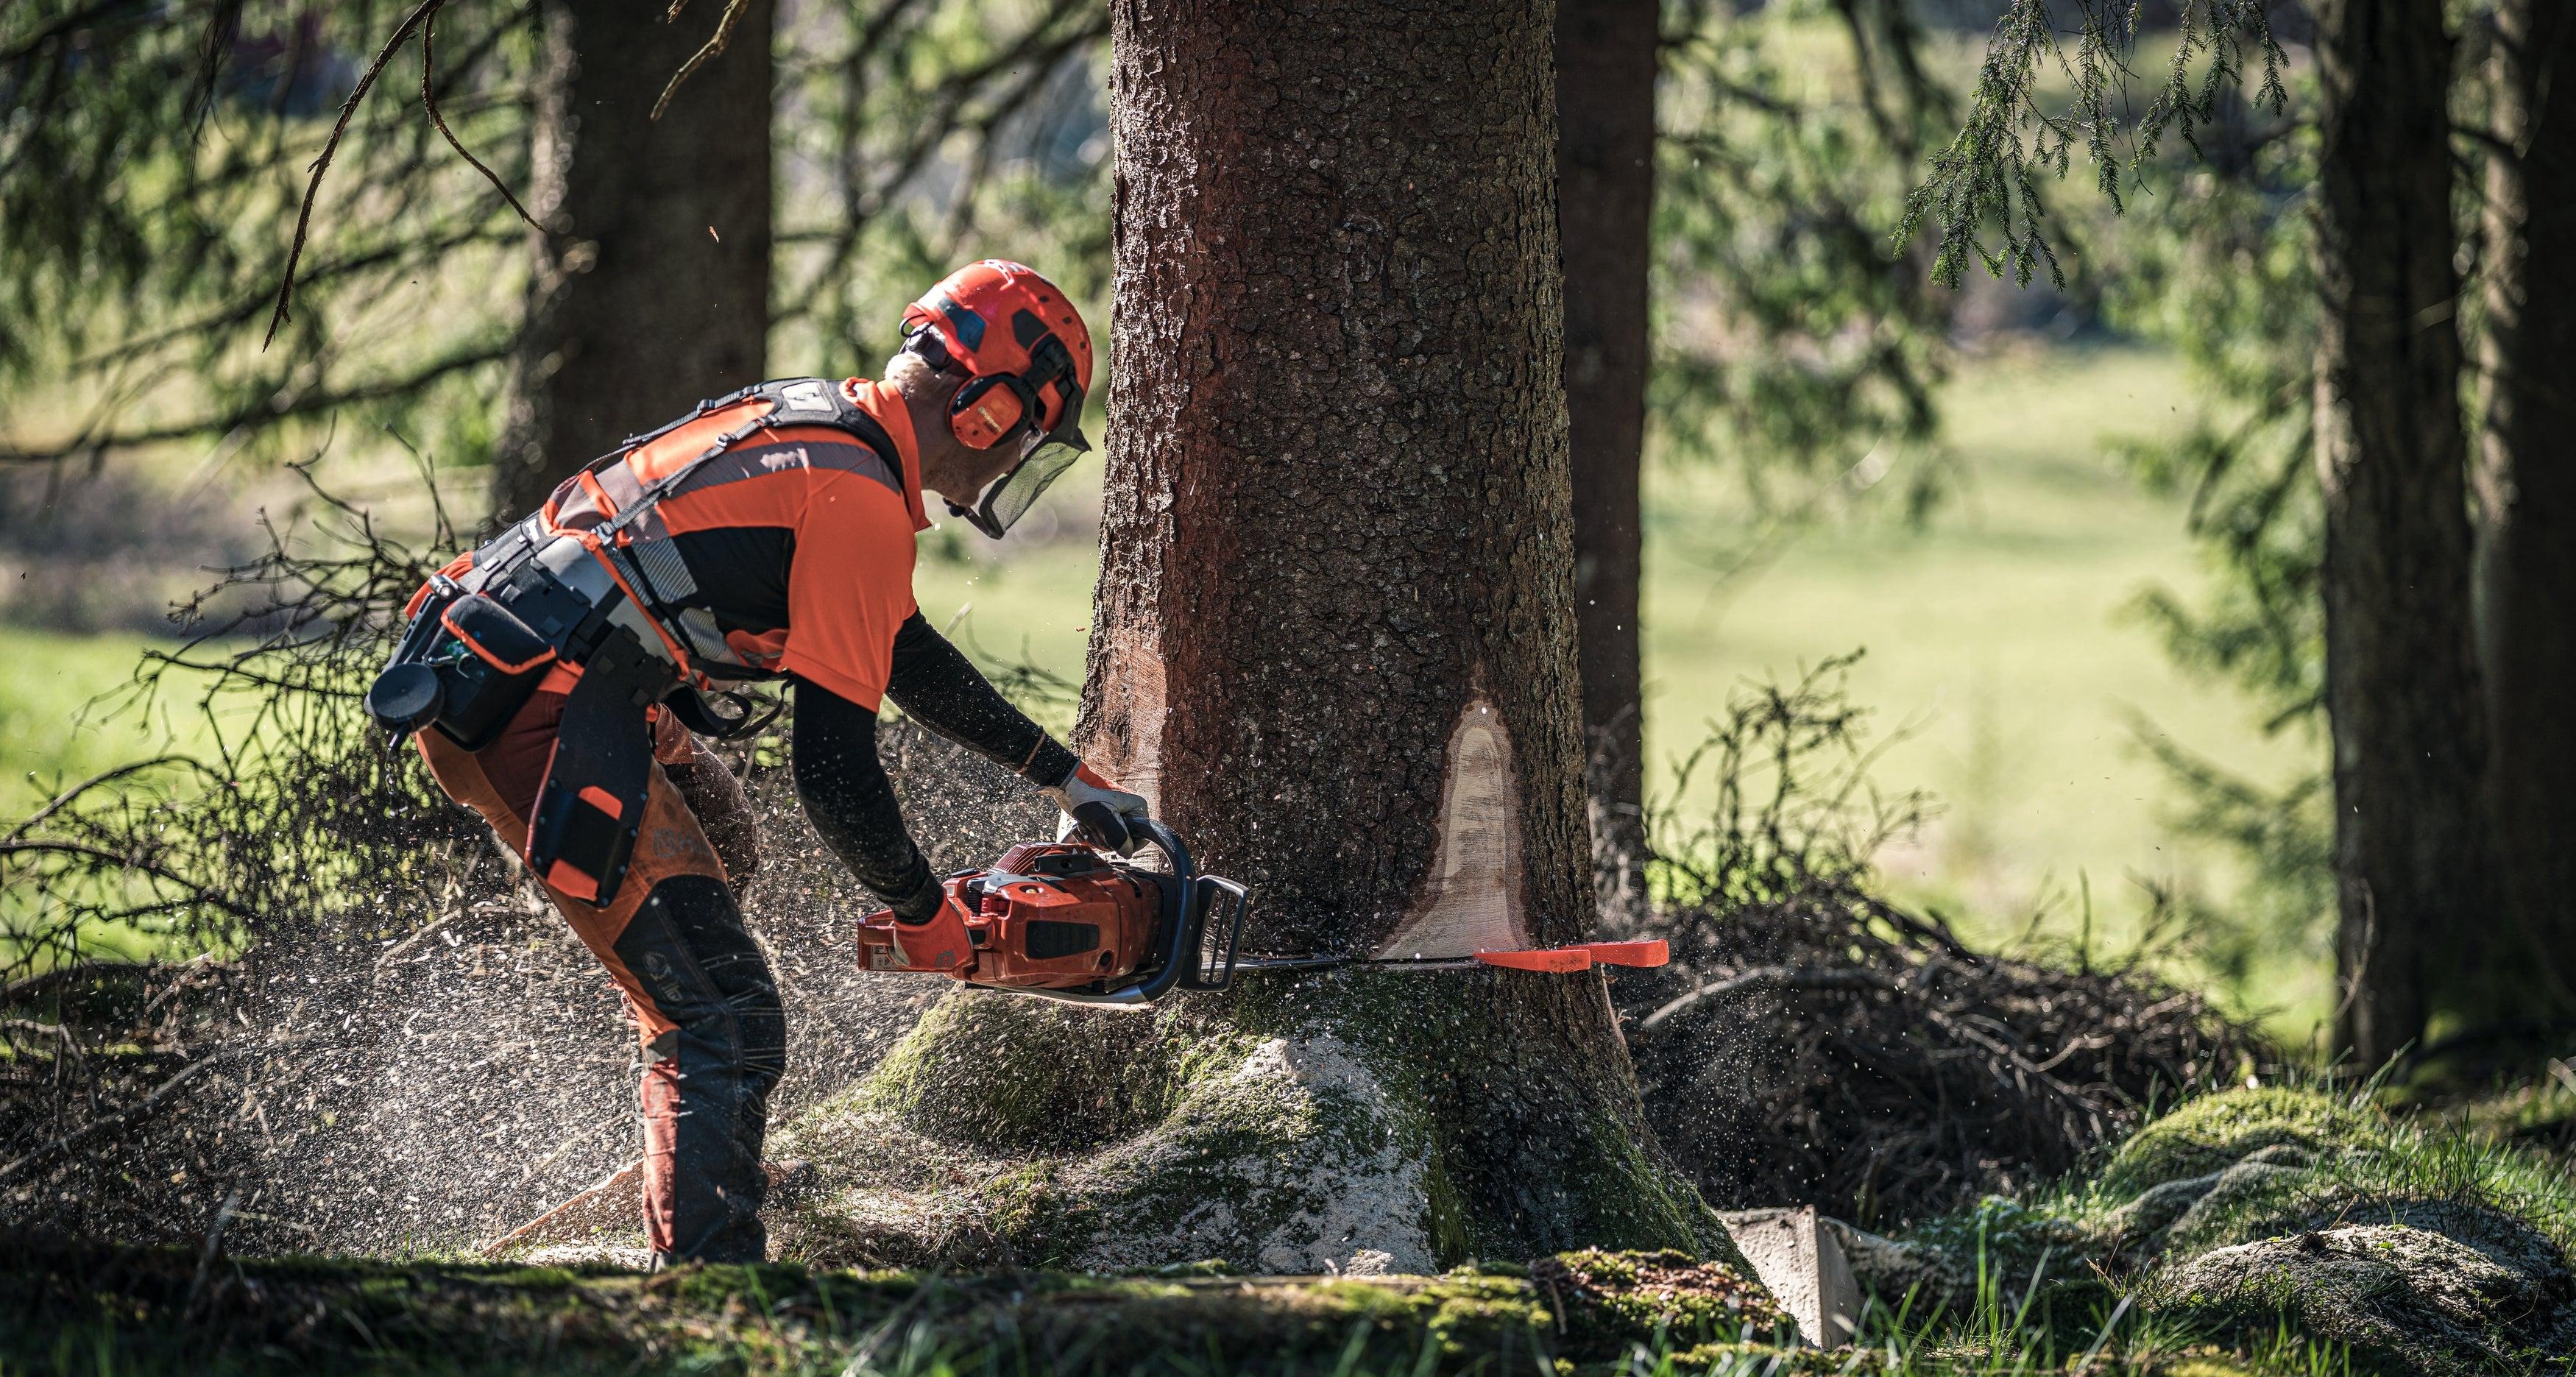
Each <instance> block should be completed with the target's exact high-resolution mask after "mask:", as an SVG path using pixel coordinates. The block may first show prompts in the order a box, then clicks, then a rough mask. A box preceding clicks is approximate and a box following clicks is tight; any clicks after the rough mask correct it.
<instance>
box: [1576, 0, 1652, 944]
mask: <svg viewBox="0 0 2576 1377" xmlns="http://www.w3.org/2000/svg"><path fill="white" fill-rule="evenodd" d="M1659 14H1660V6H1658V5H1657V4H1656V3H1655V2H1654V0H1604V3H1599V4H1567V5H1562V6H1560V7H1559V9H1558V11H1557V16H1556V115H1557V141H1556V177H1557V198H1558V204H1557V226H1558V231H1559V233H1560V235H1561V236H1562V239H1563V242H1564V251H1565V409H1566V419H1567V439H1568V444H1569V449H1570V452H1571V454H1572V467H1573V474H1574V624H1575V645H1576V650H1577V659H1578V661H1579V663H1580V666H1581V670H1582V679H1583V731H1584V737H1585V740H1586V742H1587V744H1588V747H1589V752H1590V754H1589V759H1588V762H1587V766H1586V785H1587V792H1588V794H1589V795H1590V803H1591V815H1592V859H1593V874H1594V884H1595V887H1596V889H1597V897H1598V898H1599V901H1600V905H1601V911H1602V915H1603V917H1604V919H1605V920H1607V921H1609V922H1611V923H1613V924H1618V925H1633V924H1635V923H1637V922H1639V921H1642V920H1643V918H1644V917H1645V908H1646V873H1645V862H1646V855H1647V837H1646V811H1645V799H1646V777H1645V754H1646V752H1645V709H1644V699H1643V696H1642V692H1641V689H1642V669H1641V666H1640V655H1639V650H1638V624H1639V613H1638V584H1639V575H1640V566H1641V563H1642V560H1641V548H1640V545H1641V540H1640V536H1641V531H1642V522H1641V518H1640V513H1639V503H1638V466H1639V464H1640V462H1641V460H1642V458H1643V455H1644V448H1645V430H1646V350H1647V342H1646V255H1647V242H1648V232H1649V228H1650V221H1651V220H1652V218H1653V211H1654V201H1655V67H1656V61H1655V56H1656V54H1655V40H1656V21H1657V19H1658V17H1659Z"/></svg>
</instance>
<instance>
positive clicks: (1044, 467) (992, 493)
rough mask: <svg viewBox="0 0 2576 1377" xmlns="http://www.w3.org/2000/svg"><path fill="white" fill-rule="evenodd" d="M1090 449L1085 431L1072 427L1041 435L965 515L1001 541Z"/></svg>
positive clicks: (977, 526) (979, 528)
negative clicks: (1084, 434)
mask: <svg viewBox="0 0 2576 1377" xmlns="http://www.w3.org/2000/svg"><path fill="white" fill-rule="evenodd" d="M1089 448H1091V446H1090V445H1088V444H1086V443H1085V442H1084V441H1083V438H1082V432H1081V431H1079V430H1076V429H1073V428H1072V427H1067V428H1066V429H1064V430H1062V431H1059V432H1057V433H1055V434H1053V435H1047V436H1043V437H1040V439H1039V440H1038V442H1037V444H1036V445H1035V446H1033V447H1031V449H1030V450H1029V452H1028V455H1027V457H1025V458H1023V459H1021V460H1020V462H1019V463H1018V464H1017V465H1015V466H1013V468H1012V469H1011V471H1010V472H1009V473H1006V474H1003V475H1002V476H1001V477H999V478H996V479H994V480H993V484H992V486H991V487H988V488H986V489H984V496H983V498H982V499H981V500H979V501H978V502H976V504H975V506H974V508H973V509H972V510H970V511H966V512H963V513H961V515H963V516H964V517H965V518H966V519H967V520H968V521H969V522H972V523H973V524H974V527H975V529H976V530H979V531H982V532H983V533H984V534H986V535H988V536H991V537H992V538H993V539H995V540H1000V539H1001V538H1002V536H1003V534H1004V533H1005V532H1007V531H1009V530H1010V529H1011V527H1012V526H1013V525H1015V524H1017V523H1018V521H1019V519H1020V518H1021V517H1023V516H1026V515H1027V514H1028V510H1029V508H1031V507H1033V506H1036V505H1037V500H1038V498H1039V497H1041V496H1043V495H1044V494H1045V493H1046V490H1047V489H1048V488H1050V487H1052V486H1054V485H1055V480H1057V479H1059V478H1062V477H1064V471H1065V470H1066V469H1069V468H1072V467H1073V461H1074V460H1076V459H1079V458H1081V457H1082V452H1083V451H1084V450H1087V449H1089Z"/></svg>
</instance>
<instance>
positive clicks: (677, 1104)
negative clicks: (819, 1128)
mask: <svg viewBox="0 0 2576 1377" xmlns="http://www.w3.org/2000/svg"><path fill="white" fill-rule="evenodd" d="M562 711H563V695H562V693H560V692H558V691H551V690H548V689H542V688H541V689H540V690H539V691H538V692H537V694H536V696H535V697H533V698H532V699H530V700H529V703H528V706H527V707H525V708H523V709H521V710H520V713H519V715H518V717H517V718H515V719H513V720H512V722H511V724H510V726H509V727H508V728H507V729H506V730H505V731H504V732H503V733H502V735H501V737H500V739H498V740H496V741H495V742H493V744H491V745H490V746H487V747H485V748H484V749H483V750H481V751H478V752H474V753H472V754H470V755H469V754H467V753H466V752H464V751H462V750H459V749H457V747H456V746H455V745H454V743H452V742H449V741H447V740H446V739H445V738H443V737H439V736H438V735H437V733H435V732H424V733H422V734H421V735H420V736H419V737H418V738H416V739H417V740H418V741H419V743H420V748H421V755H422V757H423V758H424V759H425V760H426V761H427V763H428V765H429V769H430V773H431V775H432V776H434V777H435V778H436V779H437V780H438V782H439V784H440V786H441V787H442V788H444V789H445V790H446V791H447V794H448V796H449V797H451V798H454V799H456V800H457V801H458V802H460V803H463V804H466V805H467V806H469V807H471V808H473V809H474V810H475V811H476V812H478V813H481V814H482V815H483V817H484V820H485V821H487V822H489V823H491V824H492V828H493V830H494V831H496V832H498V833H499V834H500V836H501V839H502V840H503V841H504V842H505V843H507V844H508V845H509V847H510V849H511V850H512V851H514V852H515V851H521V850H522V849H523V848H524V847H525V846H526V844H527V835H528V823H527V818H528V813H529V810H530V809H531V808H533V807H534V805H535V802H536V795H537V788H538V786H539V784H540V783H542V782H543V780H544V778H545V770H546V763H547V761H548V759H549V758H550V756H551V755H552V752H553V748H554V736H555V732H554V728H555V724H556V722H557V721H558V720H559V719H560V718H561V716H562ZM723 875H724V871H723V868H722V865H721V863H720V862H719V861H718V860H717V857H716V852H715V848H714V847H713V846H712V845H711V844H710V843H709V841H708V839H707V837H706V834H705V832H704V831H703V830H702V829H701V827H700V825H699V822H698V819H697V818H696V817H695V816H694V815H693V814H692V812H691V810H690V808H689V806H688V804H687V802H686V801H685V800H684V799H683V798H682V796H681V793H680V791H679V789H677V788H676V787H675V786H674V785H673V782H672V781H671V779H670V777H669V776H668V775H667V774H666V773H665V772H664V770H663V769H662V767H661V766H659V765H658V764H657V765H656V766H655V768H654V771H653V779H652V783H651V786H650V790H649V795H648V797H647V800H646V804H645V809H644V827H643V834H642V835H641V836H640V837H638V838H637V840H636V847H635V855H634V860H633V862H632V863H631V865H630V867H629V869H628V870H627V874H626V881H625V883H624V884H623V885H621V886H620V887H619V889H618V893H617V896H616V898H615V899H614V900H613V901H612V902H611V903H610V904H609V905H608V906H607V907H605V908H599V907H594V906H592V905H590V904H588V903H585V902H583V901H581V900H579V899H575V898H572V897H570V896H568V895H565V894H561V893H558V892H555V891H554V890H553V889H552V887H548V890H547V893H548V895H549V897H551V898H552V899H553V900H554V903H555V908H556V910H557V911H558V912H560V913H561V914H562V915H563V916H564V919H565V921H566V922H567V923H568V924H569V925H570V926H571V927H572V930H573V933H574V935H575V936H577V937H579V938H580V939H581V941H582V945H584V946H586V947H588V948H589V949H590V951H591V954H592V955H594V956H596V957H598V958H599V962H600V964H601V965H602V966H604V967H606V968H607V970H608V974H609V977H610V978H611V979H612V980H614V981H615V982H616V983H617V986H618V988H619V989H621V990H623V991H624V992H625V994H626V1002H627V1007H628V1011H629V1012H630V1013H631V1014H632V1015H633V1016H634V1019H635V1024H636V1031H637V1034H638V1036H639V1038H640V1040H641V1041H642V1043H643V1045H644V1058H645V1070H644V1079H643V1085H642V1087H641V1096H640V1098H641V1101H642V1107H643V1109H644V1117H645V1141H646V1144H647V1149H646V1170H645V1211H644V1213H645V1232H646V1234H647V1235H648V1237H650V1239H651V1240H652V1244H653V1249H654V1251H655V1253H656V1254H657V1255H662V1256H667V1257H680V1258H687V1257H704V1258H708V1259H710V1260H714V1259H720V1258H721V1259H732V1258H735V1257H736V1256H737V1254H739V1255H740V1256H741V1257H742V1258H743V1260H752V1261H756V1260H758V1259H759V1257H760V1255H761V1250H762V1249H763V1247H764V1246H765V1242H764V1240H763V1239H762V1237H761V1232H760V1225H759V1221H758V1219H757V1217H756V1216H752V1215H751V1213H750V1212H751V1211H752V1210H756V1209H757V1208H758V1205H759V1198H760V1197H759V1191H760V1189H761V1186H762V1184H763V1182H764V1178H763V1177H762V1175H761V1173H760V1171H759V1167H758V1163H759V1158H760V1144H761V1137H762V1134H763V1130H764V1128H765V1126H766V1116H767V1108H768V1091H769V1087H770V1085H771V1084H773V1083H774V1082H776V1080H777V1079H778V1074H779V1069H780V1067H781V1066H782V1065H783V1064H784V1061H785V1046H786V1039H785V1022H784V1019H783V1017H782V1016H781V1014H780V1010H779V1004H778V994H777V987H776V985H775V983H774V982H773V981H772V980H771V979H770V975H769V970H768V967H767V965H766V964H765V963H764V962H763V961H762V960H761V958H760V951H759V948H758V947H757V946H756V945H754V944H753V943H752V941H751V936H750V934H749V933H748V932H745V931H744V930H743V927H742V918H741V913H740V910H739V909H738V908H737V907H736V906H735V903H734V896H733V894H732V892H731V891H730V890H729V889H727V887H726V885H725V882H724V879H723ZM673 886H677V888H676V889H674V888H673ZM656 901H658V902H656ZM630 930H632V932H631V935H630ZM630 951H631V952H632V956H631V957H630V955H629V953H630ZM657 955H658V956H659V959H660V964H659V966H658V967H655V966H653V965H651V963H652V961H653V959H654V958H655V956H657ZM638 963H644V964H638ZM657 970H658V972H660V975H659V976H658V977H657V976H656V975H655V974H654V972H655V971H657ZM663 985H667V986H668V987H669V990H668V993H669V995H670V997H671V999H672V1000H673V1004H672V1007H671V1008H670V1009H668V1010H666V1009H665V1008H664V1007H663V1005H662V1002H661V993H659V992H657V990H656V988H654V987H655V986H663ZM693 991H694V993H693ZM708 992H712V994H710V993H708ZM719 1009H721V1010H726V1011H730V1012H729V1013H720V1012H719ZM684 1015H685V1017H684ZM728 1019H729V1020H730V1021H728ZM708 1048H715V1049H718V1051H717V1053H716V1054H715V1055H713V1056H709V1055H707V1054H706V1049H708ZM737 1065H738V1066H739V1068H740V1069H739V1070H738V1071H730V1072H728V1071H720V1070H710V1069H708V1068H710V1067H714V1068H724V1067H729V1066H737ZM746 1091H749V1092H751V1093H744V1092H746ZM702 1098H711V1102H710V1103H707V1104H704V1105H702V1104H701V1103H700V1101H701V1099H702ZM691 1120H699V1121H701V1122H699V1123H692V1122H691ZM718 1125H731V1127H730V1128H729V1129H728V1130H727V1132H729V1133H730V1135H731V1139H732V1141H734V1142H736V1143H738V1144H741V1145H742V1147H741V1151H742V1152H745V1153H747V1154H748V1156H749V1159H750V1161H751V1162H752V1164H753V1166H752V1170H751V1174H750V1181H751V1184H750V1185H749V1186H748V1187H747V1188H746V1187H744V1186H742V1185H740V1184H738V1183H736V1182H734V1181H733V1180H732V1179H731V1178H730V1177H728V1178H726V1179H725V1180H723V1181H718V1180H716V1179H712V1178H708V1177H702V1176H699V1175H698V1174H697V1167H696V1164H697V1163H699V1162H701V1161H706V1160H709V1159H710V1157H712V1158H713V1159H715V1160H718V1161H723V1160H726V1159H728V1158H729V1157H730V1156H731V1155H733V1154H731V1153H716V1154H709V1153H706V1152H704V1151H700V1150H696V1149H695V1148H694V1147H693V1145H694V1144H696V1143H697V1142H698V1141H699V1135H700V1134H701V1133H702V1132H704V1131H706V1130H709V1129H713V1128H715V1127H716V1126H718ZM656 1144H660V1145H663V1146H662V1149H661V1150H659V1151H657V1150H656V1148H655V1145H656ZM746 1199H747V1200H748V1202H749V1203H748V1204H747V1205H744V1204H742V1202H743V1201H744V1200H746ZM737 1206H740V1207H741V1208H740V1212H741V1213H742V1214H743V1215H744V1216H745V1217H747V1218H749V1220H750V1223H749V1234H748V1241H747V1242H746V1241H745V1238H744V1236H743V1235H744V1230H743V1229H742V1228H740V1227H735V1228H731V1229H719V1230H715V1231H713V1232H712V1233H710V1234H709V1235H708V1236H707V1237H706V1238H705V1239H704V1240H703V1242H704V1243H705V1244H706V1246H707V1247H708V1248H710V1249H718V1250H721V1251H692V1248H693V1246H694V1245H693V1244H692V1241H691V1238H690V1237H689V1235H688V1234H687V1233H686V1231H685V1230H681V1231H677V1232H675V1229H676V1227H677V1225H678V1222H679V1221H682V1220H698V1219H705V1218H720V1219H731V1218H732V1217H733V1216H734V1214H735V1213H736V1207H737Z"/></svg>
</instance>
